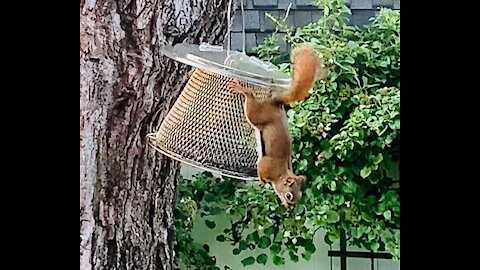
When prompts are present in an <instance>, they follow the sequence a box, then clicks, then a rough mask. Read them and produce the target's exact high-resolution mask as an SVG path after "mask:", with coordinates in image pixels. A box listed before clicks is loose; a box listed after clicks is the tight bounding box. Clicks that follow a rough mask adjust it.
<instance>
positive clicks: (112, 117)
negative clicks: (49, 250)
mask: <svg viewBox="0 0 480 270" xmlns="http://www.w3.org/2000/svg"><path fill="white" fill-rule="evenodd" d="M227 5H228V0H191V1H180V0H156V1H147V0H137V1H132V0H117V1H106V0H80V269H81V270H90V269H108V270H115V269H172V264H173V258H174V254H173V239H174V233H173V232H174V231H173V230H174V228H173V222H172V221H173V220H172V216H173V207H174V195H175V190H176V177H177V175H178V172H179V163H178V162H175V161H172V160H170V159H169V158H166V157H165V156H162V155H160V154H159V153H157V152H155V151H154V150H153V149H152V148H151V147H149V146H148V145H147V140H146V135H147V133H149V132H155V131H156V130H157V129H158V127H159V125H160V123H161V120H162V119H163V118H164V117H165V116H166V113H167V112H168V110H169V109H170V107H171V106H172V105H173V103H174V101H175V99H176V98H177V96H178V94H179V93H180V90H181V89H182V87H183V86H184V84H185V82H186V80H187V79H188V73H189V72H188V71H189V70H190V68H189V67H186V66H184V65H182V64H178V63H176V62H175V61H173V60H170V59H168V58H166V57H162V56H160V54H159V48H160V46H161V45H162V44H167V43H168V44H172V43H178V42H182V41H185V42H189V43H195V44H199V43H200V42H209V43H211V44H222V43H223V39H224V37H225V34H226V29H227V19H226V15H227V14H226V13H227Z"/></svg>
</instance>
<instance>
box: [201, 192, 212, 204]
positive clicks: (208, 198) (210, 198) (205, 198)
mask: <svg viewBox="0 0 480 270" xmlns="http://www.w3.org/2000/svg"><path fill="white" fill-rule="evenodd" d="M203 199H204V200H205V201H206V202H213V201H215V196H213V195H212V194H210V193H207V194H205V196H204V197H203Z"/></svg>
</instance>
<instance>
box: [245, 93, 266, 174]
mask: <svg viewBox="0 0 480 270" xmlns="http://www.w3.org/2000/svg"><path fill="white" fill-rule="evenodd" d="M247 100H248V99H247V98H246V97H245V103H244V104H243V112H244V114H245V118H246V119H247V122H248V123H249V124H250V126H251V127H252V128H253V130H254V132H255V140H256V141H257V143H256V147H255V148H256V150H257V154H258V159H257V165H258V163H259V162H260V159H261V158H262V156H263V155H262V135H261V133H260V129H258V128H257V127H256V126H255V125H254V124H252V122H251V121H250V119H248V114H247V102H248V101H247Z"/></svg>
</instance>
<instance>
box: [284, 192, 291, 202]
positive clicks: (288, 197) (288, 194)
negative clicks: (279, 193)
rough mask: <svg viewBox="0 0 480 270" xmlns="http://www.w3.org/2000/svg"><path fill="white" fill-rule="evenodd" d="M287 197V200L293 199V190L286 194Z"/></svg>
mask: <svg viewBox="0 0 480 270" xmlns="http://www.w3.org/2000/svg"><path fill="white" fill-rule="evenodd" d="M285 199H287V201H291V200H293V194H292V193H291V192H287V193H286V194H285Z"/></svg>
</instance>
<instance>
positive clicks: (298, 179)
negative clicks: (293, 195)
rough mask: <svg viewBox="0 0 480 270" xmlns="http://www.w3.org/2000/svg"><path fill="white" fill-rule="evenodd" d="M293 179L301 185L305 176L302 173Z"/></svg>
mask: <svg viewBox="0 0 480 270" xmlns="http://www.w3.org/2000/svg"><path fill="white" fill-rule="evenodd" d="M295 181H296V182H297V184H298V185H301V184H303V182H305V176H303V175H300V176H297V177H296V178H295Z"/></svg>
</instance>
